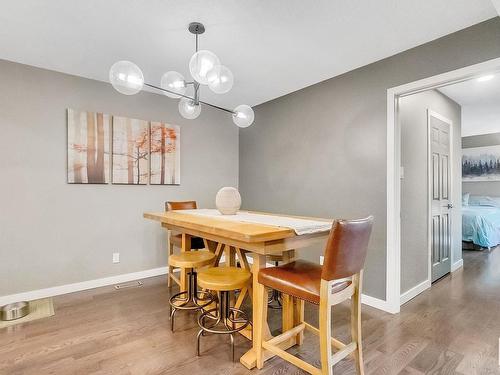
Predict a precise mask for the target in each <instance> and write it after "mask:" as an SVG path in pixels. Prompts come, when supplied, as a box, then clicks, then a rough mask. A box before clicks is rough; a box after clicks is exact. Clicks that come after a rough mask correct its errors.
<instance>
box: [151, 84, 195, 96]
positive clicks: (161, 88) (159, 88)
mask: <svg viewBox="0 0 500 375" xmlns="http://www.w3.org/2000/svg"><path fill="white" fill-rule="evenodd" d="M144 86H148V87H151V88H152V89H156V90H160V91H165V92H169V93H171V94H175V95H178V96H182V97H183V98H187V99H191V100H194V98H192V97H190V96H188V95H184V94H179V93H178V92H175V91H170V90H167V89H164V88H163V87H158V86H155V85H151V84H149V83H146V82H144Z"/></svg>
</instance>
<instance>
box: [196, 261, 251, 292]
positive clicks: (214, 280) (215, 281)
mask: <svg viewBox="0 0 500 375" xmlns="http://www.w3.org/2000/svg"><path fill="white" fill-rule="evenodd" d="M251 278H252V274H251V273H250V272H249V271H247V270H245V269H243V268H237V267H210V268H208V269H206V270H203V271H200V272H198V285H199V286H200V287H202V288H205V289H208V290H215V291H219V292H220V291H230V290H236V289H243V288H244V287H246V286H248V284H249V282H250V279H251Z"/></svg>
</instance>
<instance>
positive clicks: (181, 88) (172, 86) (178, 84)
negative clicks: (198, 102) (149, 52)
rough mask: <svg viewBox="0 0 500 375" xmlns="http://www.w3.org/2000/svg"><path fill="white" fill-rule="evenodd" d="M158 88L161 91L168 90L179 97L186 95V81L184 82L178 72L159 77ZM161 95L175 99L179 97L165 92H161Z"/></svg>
mask: <svg viewBox="0 0 500 375" xmlns="http://www.w3.org/2000/svg"><path fill="white" fill-rule="evenodd" d="M160 86H161V88H162V89H165V90H170V91H173V92H176V93H178V94H181V95H184V94H185V93H186V81H185V80H184V76H183V75H182V74H181V73H179V72H174V71H170V72H166V73H165V74H164V75H163V76H162V77H161V82H160ZM163 93H164V94H165V95H166V96H168V97H169V98H174V99H177V98H180V97H181V96H180V95H175V94H172V93H170V92H166V91H163Z"/></svg>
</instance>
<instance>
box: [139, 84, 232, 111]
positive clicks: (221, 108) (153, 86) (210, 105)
mask: <svg viewBox="0 0 500 375" xmlns="http://www.w3.org/2000/svg"><path fill="white" fill-rule="evenodd" d="M144 86H148V87H151V88H153V89H156V90H160V91H165V92H168V93H171V94H175V95H178V96H182V97H183V98H187V99H191V100H193V101H194V98H192V97H190V96H188V95H184V94H179V93H178V92H175V91H170V90H167V89H164V88H163V87H158V86H155V85H151V84H149V83H146V82H144ZM198 102H199V103H201V104H205V105H208V106H209V107H212V108H215V109H218V110H220V111H224V112H227V113H231V114H232V115H235V114H236V113H235V112H234V111H231V110H230V109H226V108H223V107H219V106H217V105H215V104H210V103H207V102H204V101H202V100H198Z"/></svg>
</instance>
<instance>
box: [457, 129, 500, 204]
mask: <svg viewBox="0 0 500 375" xmlns="http://www.w3.org/2000/svg"><path fill="white" fill-rule="evenodd" d="M497 145H500V133H492V134H482V135H473V136H470V137H463V138H462V148H471V147H484V146H497ZM462 191H463V192H464V194H465V193H471V194H472V195H488V196H491V197H500V181H478V182H471V181H467V182H464V183H462Z"/></svg>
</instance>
